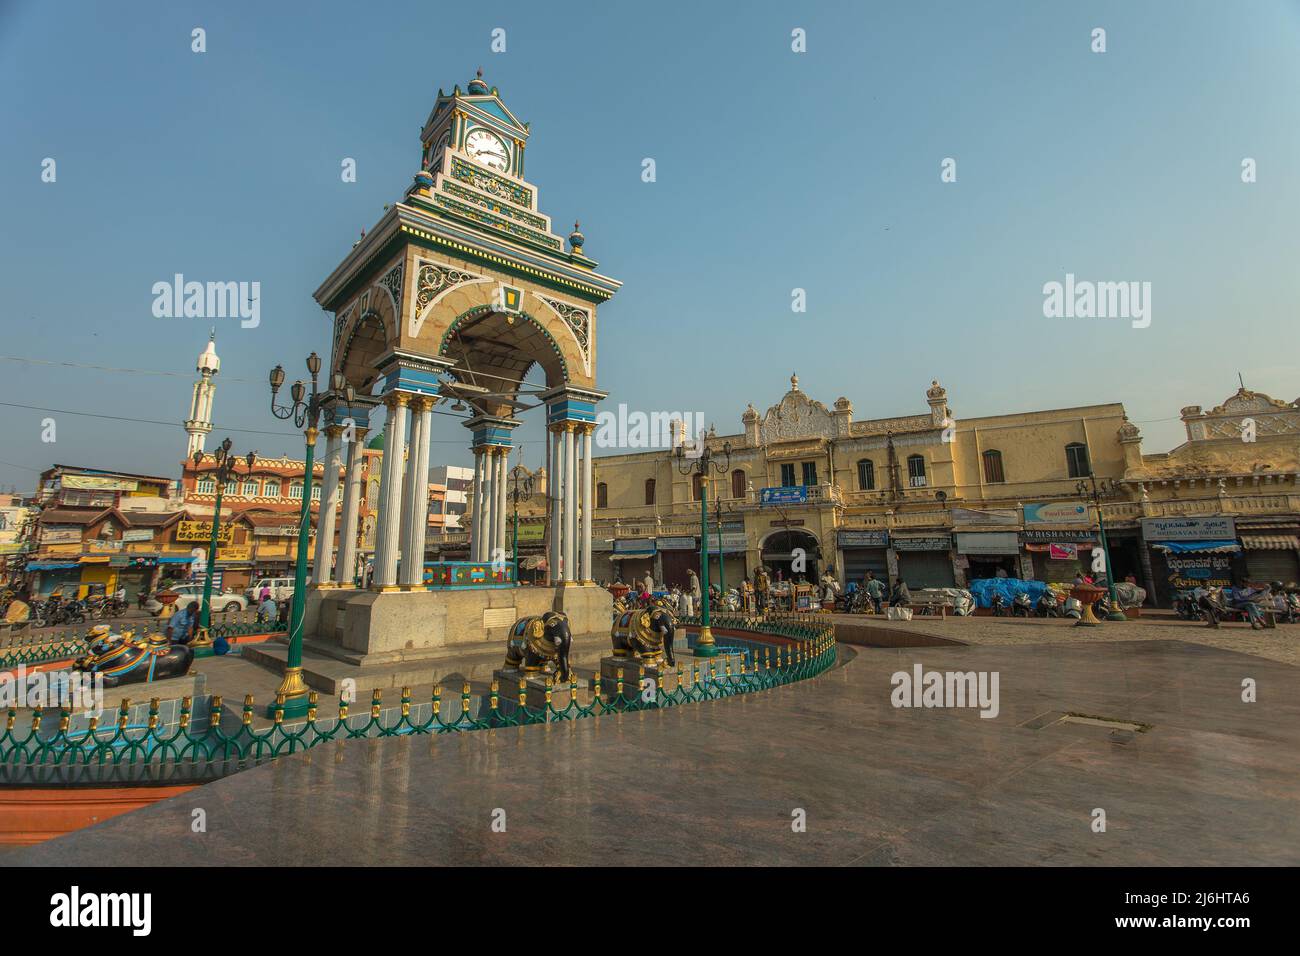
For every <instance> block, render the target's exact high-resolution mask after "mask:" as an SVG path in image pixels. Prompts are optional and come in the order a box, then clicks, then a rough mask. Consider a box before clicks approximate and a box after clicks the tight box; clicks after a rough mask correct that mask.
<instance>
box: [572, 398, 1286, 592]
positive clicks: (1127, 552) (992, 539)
mask: <svg viewBox="0 0 1300 956" xmlns="http://www.w3.org/2000/svg"><path fill="white" fill-rule="evenodd" d="M918 404H919V403H918ZM1251 416H1253V421H1254V425H1253V426H1251V427H1252V429H1253V430H1252V431H1251V435H1252V436H1253V437H1252V440H1250V441H1243V440H1242V426H1241V422H1242V421H1243V420H1244V419H1247V418H1250V417H1251ZM1183 419H1184V421H1185V422H1186V423H1187V429H1188V441H1187V443H1185V444H1183V445H1181V446H1179V447H1178V448H1176V449H1174V450H1173V451H1171V452H1169V453H1167V454H1161V455H1149V456H1144V455H1143V454H1142V451H1141V435H1140V433H1139V431H1138V429H1137V427H1136V426H1135V425H1133V424H1132V423H1131V422H1129V420H1128V418H1127V416H1126V414H1125V411H1124V407H1123V405H1122V404H1119V403H1106V404H1098V405H1089V406H1083V407H1078V408H1061V409H1048V410H1042V411H1031V412H1017V413H1011V414H1006V415H995V416H985V417H980V418H960V417H958V416H957V415H956V414H955V413H954V412H953V410H952V408H951V407H950V404H949V396H948V392H947V390H946V389H944V388H943V387H942V386H941V385H939V383H938V382H933V383H932V384H931V386H930V388H928V389H927V390H926V391H925V410H924V411H920V410H918V411H917V412H915V413H913V414H904V415H900V416H894V417H888V418H872V419H865V420H855V418H854V409H853V403H852V402H851V401H850V400H849V399H848V398H839V399H837V400H836V401H835V402H834V403H833V404H832V405H830V406H829V407H828V406H827V405H824V404H823V403H821V402H819V401H817V400H815V399H813V398H811V397H810V396H808V395H807V394H806V393H805V392H804V391H803V390H802V389H800V387H799V382H798V379H797V377H793V376H792V377H791V387H790V389H789V391H787V392H786V394H785V395H784V396H783V397H782V398H781V400H780V401H779V402H777V403H776V404H775V405H772V406H771V407H769V408H768V409H767V411H766V412H764V413H761V414H760V413H759V412H758V410H757V409H755V408H754V406H753V405H750V406H749V407H748V408H746V409H745V411H744V413H743V414H742V416H741V426H742V430H741V431H738V432H734V433H731V434H716V433H715V432H714V431H712V430H711V431H710V432H709V433H708V434H707V436H706V437H705V442H706V444H707V446H708V448H709V449H710V451H711V452H712V453H713V454H714V455H715V460H719V459H721V458H722V452H721V449H722V447H723V445H724V443H725V444H729V446H730V451H731V454H730V458H729V460H728V461H727V470H726V473H725V474H713V475H710V476H709V478H707V479H701V478H700V477H698V476H689V477H688V476H685V475H683V474H681V472H680V471H679V469H678V468H677V461H676V460H675V458H674V456H673V454H672V453H671V451H670V450H669V449H667V448H661V449H659V450H655V451H648V452H635V453H630V454H619V455H607V456H603V457H599V458H597V459H596V460H595V473H596V506H595V507H596V511H595V516H596V533H595V535H594V538H595V542H594V544H593V547H594V548H595V550H596V551H597V553H598V554H599V555H600V556H601V562H598V564H597V568H598V569H599V571H600V573H601V574H602V575H603V577H604V579H605V580H616V579H621V580H623V581H631V580H633V579H637V580H639V579H640V578H642V577H643V576H644V575H645V574H646V573H649V574H651V575H652V576H653V577H654V579H655V581H656V582H658V583H660V584H664V583H666V584H668V585H674V584H676V585H684V584H685V583H686V573H687V571H688V570H690V569H696V570H698V568H699V535H700V506H699V499H700V490H701V481H702V480H707V481H708V500H709V520H708V534H709V537H710V547H709V550H710V580H711V581H713V582H717V581H718V580H719V578H720V577H721V578H724V579H725V581H726V582H727V583H728V584H729V585H732V586H734V585H735V584H736V583H737V582H738V581H739V580H740V578H741V576H747V575H751V574H752V573H753V571H754V570H755V568H757V567H758V565H759V564H763V565H765V566H766V567H768V568H769V570H771V571H772V572H773V573H778V572H779V573H780V575H781V576H782V577H785V578H787V579H788V578H790V577H791V576H797V575H798V574H800V573H802V574H803V575H804V576H806V577H807V579H808V580H810V581H812V580H815V579H816V578H817V577H818V576H820V575H821V573H822V572H823V571H824V570H826V569H828V568H829V569H832V570H833V572H834V574H835V575H836V576H837V577H838V578H839V579H840V581H841V582H842V583H846V582H848V581H856V582H860V581H861V580H862V578H863V576H864V575H865V573H866V572H867V571H868V570H871V571H873V572H874V574H875V575H876V576H877V577H879V578H881V579H882V580H888V581H890V582H891V583H892V582H894V581H896V580H899V579H902V580H905V581H906V582H907V583H908V585H909V587H911V588H918V587H943V586H961V585H964V584H966V583H967V582H969V581H971V580H974V579H976V578H981V577H994V576H1000V575H1006V576H1009V577H1020V578H1035V579H1038V580H1047V581H1070V580H1072V579H1073V578H1074V576H1075V574H1077V573H1080V572H1082V573H1094V572H1093V568H1094V566H1095V565H1096V563H1097V555H1099V554H1100V550H1099V548H1098V545H1099V543H1100V542H1099V526H1098V520H1097V517H1098V516H1097V511H1096V507H1095V506H1094V504H1093V501H1092V488H1093V485H1094V482H1095V484H1096V486H1097V490H1098V499H1097V500H1098V501H1099V502H1100V507H1101V516H1102V518H1103V519H1104V521H1105V527H1106V532H1107V537H1108V542H1109V545H1110V552H1111V561H1112V565H1113V570H1114V574H1115V577H1116V579H1118V580H1123V579H1125V578H1129V577H1131V578H1133V580H1135V581H1136V582H1137V583H1139V584H1142V585H1143V586H1145V587H1146V589H1147V591H1148V593H1149V594H1151V595H1152V596H1153V599H1154V600H1156V601H1158V602H1159V603H1160V604H1162V605H1167V604H1168V603H1169V601H1170V599H1171V595H1172V590H1173V589H1174V588H1175V587H1176V585H1178V584H1179V583H1186V582H1187V581H1191V580H1218V579H1220V578H1223V577H1225V576H1226V574H1227V571H1228V570H1231V569H1233V568H1235V569H1238V570H1240V571H1241V573H1243V574H1246V575H1249V576H1251V577H1253V578H1255V579H1264V578H1266V579H1268V580H1279V579H1280V580H1283V581H1284V582H1290V581H1295V580H1297V579H1300V572H1298V571H1297V567H1296V559H1297V546H1296V540H1297V539H1296V532H1297V524H1296V522H1297V516H1298V515H1300V499H1298V498H1296V497H1295V488H1294V482H1295V476H1296V474H1297V472H1298V471H1300V463H1297V461H1296V440H1295V436H1296V435H1297V434H1300V409H1298V408H1297V406H1296V405H1295V403H1291V404H1286V403H1283V402H1277V401H1274V400H1273V399H1270V398H1268V397H1267V396H1262V395H1258V394H1256V393H1251V392H1247V391H1246V390H1245V389H1243V390H1242V391H1240V392H1239V393H1238V394H1237V395H1236V396H1234V397H1233V398H1232V399H1230V400H1229V401H1228V402H1226V403H1225V404H1224V405H1222V406H1219V407H1218V408H1216V409H1214V410H1213V411H1212V412H1209V413H1203V412H1202V411H1201V410H1200V408H1199V407H1192V408H1187V409H1184V410H1183ZM1225 518H1226V519H1227V520H1226V521H1225V520H1222V519H1225ZM1210 519H1216V520H1213V521H1211V520H1210ZM1207 542H1208V543H1207ZM1196 548H1200V549H1202V550H1195V549H1196ZM719 554H720V555H721V558H722V560H721V563H720V562H719V560H718V556H719ZM1229 554H1230V555H1234V556H1235V557H1234V558H1233V559H1232V560H1228V561H1226V563H1225V559H1224V557H1223V555H1229ZM1186 555H1201V556H1202V558H1197V559H1196V560H1198V561H1200V563H1199V564H1195V565H1193V563H1192V559H1190V558H1188V557H1186ZM796 562H798V563H797V565H796ZM800 568H801V569H802V570H801V571H800V570H799V569H800ZM1221 572H1222V573H1221ZM1189 574H1194V575H1196V576H1195V577H1192V576H1189ZM1207 574H1208V575H1209V576H1208V577H1206V575H1207Z"/></svg>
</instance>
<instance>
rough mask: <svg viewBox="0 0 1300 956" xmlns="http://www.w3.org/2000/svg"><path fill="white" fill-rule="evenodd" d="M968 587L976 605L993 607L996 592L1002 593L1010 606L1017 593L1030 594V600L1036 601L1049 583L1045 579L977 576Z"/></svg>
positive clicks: (1004, 600)
mask: <svg viewBox="0 0 1300 956" xmlns="http://www.w3.org/2000/svg"><path fill="white" fill-rule="evenodd" d="M966 589H967V590H968V591H970V593H971V594H972V595H973V596H974V598H975V606H976V607H992V606H993V600H992V598H993V595H994V594H995V593H996V594H1001V595H1002V601H1003V603H1004V604H1005V605H1006V606H1007V607H1010V606H1011V601H1012V599H1013V598H1014V597H1015V596H1016V595H1017V594H1028V595H1029V602H1030V603H1031V604H1033V603H1036V602H1037V601H1038V599H1039V598H1040V597H1042V596H1043V592H1044V591H1046V590H1047V584H1046V583H1045V582H1043V581H1022V580H1020V579H1019V578H977V579H975V580H974V581H972V582H971V583H970V584H968V585H966Z"/></svg>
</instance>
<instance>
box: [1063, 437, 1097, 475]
mask: <svg viewBox="0 0 1300 956" xmlns="http://www.w3.org/2000/svg"><path fill="white" fill-rule="evenodd" d="M1065 464H1066V466H1067V467H1068V468H1069V470H1070V477H1071V478H1087V477H1088V476H1089V475H1091V474H1092V465H1091V464H1089V462H1088V446H1087V445H1085V444H1083V443H1082V442H1077V441H1074V442H1070V444H1068V445H1066V446H1065Z"/></svg>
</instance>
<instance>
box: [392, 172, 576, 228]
mask: <svg viewBox="0 0 1300 956" xmlns="http://www.w3.org/2000/svg"><path fill="white" fill-rule="evenodd" d="M438 191H439V192H444V191H445V192H447V193H448V194H449V195H452V196H458V197H460V198H461V199H464V200H466V201H467V202H472V203H474V204H476V205H479V206H482V207H484V208H485V209H487V210H489V211H490V212H494V213H497V214H498V215H501V216H508V217H510V218H511V219H518V220H519V221H520V222H522V223H525V224H526V225H529V226H532V227H533V228H534V229H540V230H541V231H542V232H543V233H545V234H547V235H550V233H549V232H548V231H547V222H546V219H545V218H544V217H542V216H538V215H535V214H533V213H531V212H525V211H524V210H522V209H518V208H516V207H515V206H511V205H503V204H502V203H498V202H493V201H492V200H491V199H489V198H488V197H487V196H484V195H483V194H482V193H477V192H475V191H474V190H472V189H466V188H465V187H464V186H462V185H460V184H459V183H456V182H453V181H452V180H450V179H447V178H446V177H444V178H443V180H442V182H441V183H439V184H438ZM415 198H417V199H418V200H419V201H420V202H428V200H426V199H425V198H424V197H423V196H418V197H415Z"/></svg>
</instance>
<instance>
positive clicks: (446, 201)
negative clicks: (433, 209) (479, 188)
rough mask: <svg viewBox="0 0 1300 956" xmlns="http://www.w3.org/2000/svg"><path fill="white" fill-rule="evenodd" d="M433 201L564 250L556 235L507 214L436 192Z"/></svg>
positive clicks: (526, 239) (448, 209)
mask: <svg viewBox="0 0 1300 956" xmlns="http://www.w3.org/2000/svg"><path fill="white" fill-rule="evenodd" d="M432 202H433V204H434V205H435V206H441V207H443V208H444V209H446V210H447V211H449V212H452V213H455V214H457V215H460V216H464V217H465V218H466V219H469V220H471V221H472V222H475V223H479V224H481V225H484V226H488V227H491V228H492V229H493V230H496V231H500V232H506V233H509V234H510V235H512V236H515V237H516V238H519V239H522V240H524V241H525V242H531V243H533V244H534V245H537V246H541V247H543V248H545V249H549V250H551V251H552V252H562V251H563V250H564V243H563V242H561V241H560V240H559V239H557V238H555V237H554V236H552V235H549V234H547V233H544V232H538V231H537V230H535V229H529V228H528V227H526V226H521V225H519V224H518V223H517V222H511V221H510V220H509V219H507V218H506V217H505V216H497V215H494V214H493V213H491V212H488V211H487V210H486V209H480V208H478V207H477V206H471V205H470V204H469V203H463V202H459V201H457V200H455V199H452V198H451V197H450V196H444V195H442V194H441V193H434V194H433V199H432Z"/></svg>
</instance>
